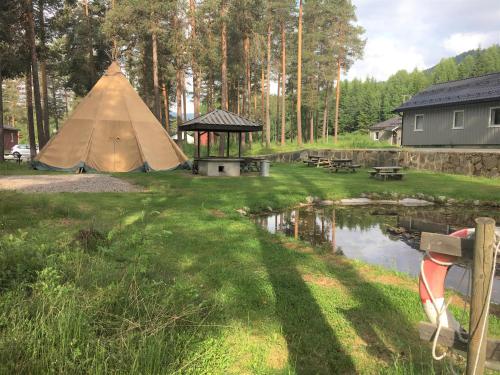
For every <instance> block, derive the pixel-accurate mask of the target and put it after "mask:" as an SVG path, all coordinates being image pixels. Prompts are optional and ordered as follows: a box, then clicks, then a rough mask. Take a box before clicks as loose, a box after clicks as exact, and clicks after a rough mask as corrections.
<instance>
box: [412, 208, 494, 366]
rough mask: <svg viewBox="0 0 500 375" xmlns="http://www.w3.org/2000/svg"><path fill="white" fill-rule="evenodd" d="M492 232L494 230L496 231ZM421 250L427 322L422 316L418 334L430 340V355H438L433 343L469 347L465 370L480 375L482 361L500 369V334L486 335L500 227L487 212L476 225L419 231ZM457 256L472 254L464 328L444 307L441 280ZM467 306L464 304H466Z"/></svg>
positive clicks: (438, 357)
mask: <svg viewBox="0 0 500 375" xmlns="http://www.w3.org/2000/svg"><path fill="white" fill-rule="evenodd" d="M495 232H496V233H495ZM420 248H421V250H424V251H425V255H424V257H423V259H422V263H421V267H420V277H419V294H420V299H421V301H422V305H423V308H424V311H425V313H426V315H427V317H428V319H429V321H430V322H431V323H427V322H420V324H419V332H420V338H421V339H423V340H426V341H432V356H433V358H434V359H435V360H441V359H443V358H444V357H445V356H446V352H445V353H443V354H441V355H438V354H437V353H436V349H437V345H438V344H440V345H443V346H447V347H450V348H452V349H457V350H460V351H463V352H467V370H466V374H467V375H479V374H482V373H483V371H484V367H489V368H492V369H497V370H498V369H500V340H495V339H488V338H487V328H488V314H489V307H490V302H491V294H492V290H493V282H494V278H495V270H496V262H497V254H498V252H499V251H500V228H496V230H495V221H494V220H493V219H491V218H478V219H476V228H475V229H474V228H470V229H462V230H459V231H456V232H454V233H452V234H450V235H449V236H447V235H441V234H436V233H427V232H423V233H422V238H421V244H420ZM458 258H472V259H473V262H472V290H471V301H470V323H469V332H468V333H467V332H466V331H465V330H464V329H463V328H462V327H461V326H460V324H459V323H458V322H457V320H456V319H455V318H454V317H453V315H452V314H451V312H450V311H449V310H448V305H449V304H450V300H448V302H445V300H444V283H445V278H446V275H447V273H448V270H449V269H450V267H451V266H452V265H453V264H454V263H455V261H456V260H457V259H458ZM464 308H465V307H464Z"/></svg>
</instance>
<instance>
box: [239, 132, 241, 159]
mask: <svg viewBox="0 0 500 375" xmlns="http://www.w3.org/2000/svg"><path fill="white" fill-rule="evenodd" d="M238 158H241V133H238Z"/></svg>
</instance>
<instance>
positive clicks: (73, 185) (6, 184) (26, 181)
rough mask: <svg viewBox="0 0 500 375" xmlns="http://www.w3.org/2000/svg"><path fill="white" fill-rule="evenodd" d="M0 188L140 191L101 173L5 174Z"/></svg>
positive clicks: (53, 191)
mask: <svg viewBox="0 0 500 375" xmlns="http://www.w3.org/2000/svg"><path fill="white" fill-rule="evenodd" d="M0 190H17V191H23V192H29V193H61V192H69V193H83V192H90V193H99V192H137V191H142V189H141V188H140V187H138V186H135V185H133V184H130V183H128V182H126V181H123V180H120V179H119V178H116V177H111V176H107V175H102V174H76V175H32V176H6V177H0Z"/></svg>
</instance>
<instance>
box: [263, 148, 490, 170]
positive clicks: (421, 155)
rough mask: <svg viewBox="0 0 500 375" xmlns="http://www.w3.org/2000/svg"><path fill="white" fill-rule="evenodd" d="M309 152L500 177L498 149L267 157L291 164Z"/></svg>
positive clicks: (378, 163) (366, 163)
mask: <svg viewBox="0 0 500 375" xmlns="http://www.w3.org/2000/svg"><path fill="white" fill-rule="evenodd" d="M309 155H317V156H322V157H325V158H327V157H328V158H329V157H335V158H339V159H340V158H349V159H353V162H354V163H356V164H361V165H362V166H363V167H374V166H383V165H400V166H403V167H408V168H414V169H423V170H428V171H436V172H446V173H456V174H464V175H471V176H486V177H499V176H500V152H499V151H496V150H492V151H488V150H477V151H475V150H467V151H464V150H459V149H456V150H435V149H433V150H415V149H412V150H406V149H402V150H399V149H356V150H332V149H327V150H301V151H294V152H284V153H280V154H272V155H265V157H266V158H267V159H269V160H271V161H277V162H286V163H291V162H300V161H302V160H305V159H307V158H308V156H309Z"/></svg>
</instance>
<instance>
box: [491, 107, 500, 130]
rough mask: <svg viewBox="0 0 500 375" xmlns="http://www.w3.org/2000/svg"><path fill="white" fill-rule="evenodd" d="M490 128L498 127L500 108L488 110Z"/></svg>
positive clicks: (499, 123) (499, 124) (499, 125)
mask: <svg viewBox="0 0 500 375" xmlns="http://www.w3.org/2000/svg"><path fill="white" fill-rule="evenodd" d="M490 126H493V127H500V107H493V108H490Z"/></svg>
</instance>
